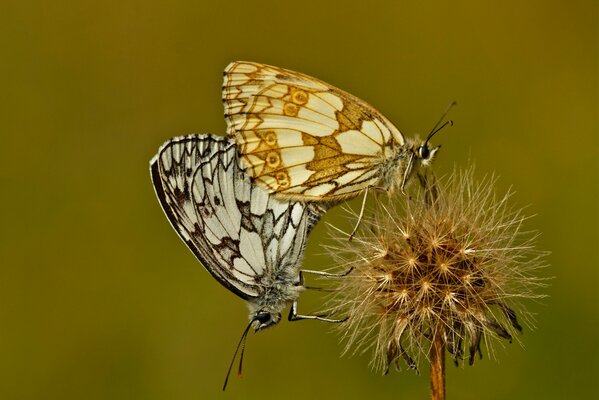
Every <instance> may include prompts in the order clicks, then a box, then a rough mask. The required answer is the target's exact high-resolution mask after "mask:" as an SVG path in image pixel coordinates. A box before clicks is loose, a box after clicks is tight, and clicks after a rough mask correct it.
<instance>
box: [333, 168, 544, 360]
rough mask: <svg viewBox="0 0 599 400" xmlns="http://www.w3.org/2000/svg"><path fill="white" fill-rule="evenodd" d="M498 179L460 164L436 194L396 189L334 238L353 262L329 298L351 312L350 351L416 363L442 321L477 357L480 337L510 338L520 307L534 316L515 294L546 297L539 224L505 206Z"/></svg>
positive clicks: (339, 255) (462, 351) (458, 355)
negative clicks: (527, 227) (532, 227)
mask: <svg viewBox="0 0 599 400" xmlns="http://www.w3.org/2000/svg"><path fill="white" fill-rule="evenodd" d="M495 181H496V180H495V179H494V178H492V177H491V178H486V179H483V180H482V181H480V182H475V181H474V179H473V170H472V169H470V170H467V171H466V172H461V173H460V172H454V173H453V174H452V175H450V176H449V177H448V178H446V179H444V180H441V181H440V182H438V183H436V184H435V187H436V193H437V195H436V196H437V197H436V199H435V200H434V201H432V202H431V201H430V199H428V201H427V198H426V193H425V192H424V191H421V192H419V193H417V194H415V195H413V196H412V198H408V197H407V196H403V195H396V196H394V197H392V198H390V199H389V201H388V202H385V203H384V204H383V203H382V202H380V203H378V204H377V205H376V206H375V208H374V210H373V213H372V215H371V216H367V217H365V218H364V219H363V220H362V222H361V226H360V229H359V231H358V235H357V236H356V237H355V239H354V240H353V241H352V242H349V241H348V240H347V237H338V238H335V243H334V245H331V246H329V248H328V251H329V252H330V254H331V255H332V257H333V258H334V259H335V260H336V262H337V263H338V264H339V265H340V266H342V267H343V268H348V267H351V268H352V271H351V273H350V274H348V275H347V276H345V277H343V278H340V279H339V280H338V282H339V284H338V286H337V287H336V288H335V291H334V292H333V296H332V299H331V304H332V309H333V311H334V312H337V313H341V314H344V315H347V316H348V317H349V318H348V320H347V322H345V323H344V324H342V325H341V326H340V329H341V330H342V334H343V337H344V339H345V344H346V345H345V352H349V353H356V352H364V351H367V350H369V349H372V350H373V354H374V357H373V361H372V364H373V366H374V367H375V368H376V369H379V370H382V371H388V369H389V366H390V365H391V364H395V365H396V366H398V367H399V365H400V364H402V362H403V363H404V364H405V365H407V367H408V368H417V366H418V364H419V363H420V362H421V360H422V359H426V358H427V357H428V354H429V348H430V342H431V338H432V337H433V335H435V334H436V333H437V331H438V330H439V329H441V330H442V332H443V338H444V342H445V346H446V348H447V350H448V351H449V352H450V354H451V355H452V357H453V358H454V360H455V361H456V363H458V362H459V361H460V360H464V359H467V360H468V362H469V363H470V364H472V363H473V362H474V359H475V355H476V354H477V353H478V354H479V355H481V356H482V351H481V342H482V341H483V339H484V340H485V344H487V346H488V345H489V344H490V341H489V339H491V338H503V339H507V340H510V341H511V340H512V337H513V336H514V335H515V333H516V332H517V331H520V330H521V329H522V327H521V325H520V323H519V322H518V319H517V318H516V315H518V317H519V318H521V319H523V320H524V321H525V322H526V323H528V324H529V325H530V320H531V316H530V314H529V313H528V312H527V311H526V310H525V309H524V308H523V307H522V305H521V304H520V303H521V302H520V303H519V302H518V299H525V298H538V297H542V296H541V295H539V294H536V291H537V289H538V288H539V287H542V286H544V284H543V280H542V279H540V278H537V277H535V276H534V272H535V271H536V270H537V269H538V268H540V267H542V266H544V264H543V256H544V253H543V252H540V251H537V250H535V249H534V241H535V239H536V234H535V232H524V231H522V223H523V221H524V220H525V219H526V217H525V216H524V215H523V213H522V210H521V209H518V208H513V207H511V206H510V205H509V201H508V200H509V197H510V196H511V192H508V193H507V194H506V195H505V196H503V197H498V196H496V194H495V189H494V184H495ZM380 200H381V201H382V198H381V199H380Z"/></svg>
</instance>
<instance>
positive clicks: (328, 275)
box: [297, 267, 354, 292]
mask: <svg viewBox="0 0 599 400" xmlns="http://www.w3.org/2000/svg"><path fill="white" fill-rule="evenodd" d="M353 269H354V267H350V268H348V270H347V271H344V272H341V273H339V274H331V273H330V272H324V271H315V270H311V269H302V270H300V272H299V282H298V284H297V285H298V286H302V287H303V288H305V289H310V290H319V291H324V292H326V291H329V292H330V291H331V290H330V289H323V288H321V287H316V286H306V285H305V284H304V274H312V275H318V276H324V277H325V278H343V277H344V276H346V275H348V274H349V273H350V272H352V271H353Z"/></svg>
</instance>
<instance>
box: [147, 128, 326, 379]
mask: <svg viewBox="0 0 599 400" xmlns="http://www.w3.org/2000/svg"><path fill="white" fill-rule="evenodd" d="M150 172H151V176H152V182H153V185H154V189H155V191H156V195H157V196H158V200H159V201H160V205H161V206H162V208H163V210H164V212H165V213H166V216H167V217H168V219H169V221H170V223H171V224H172V226H173V228H174V229H175V231H176V232H177V233H178V234H179V236H180V237H181V239H183V241H184V242H185V244H187V246H188V247H189V249H190V250H191V251H192V252H193V253H194V255H195V256H196V257H197V259H198V260H199V261H200V262H201V263H202V265H203V266H204V267H205V268H206V269H207V270H208V272H209V273H210V274H211V275H212V276H213V277H214V278H215V279H216V280H217V281H218V282H220V283H221V284H222V285H223V286H224V287H226V288H227V289H229V290H230V291H231V292H233V293H234V294H236V295H237V296H239V297H241V298H242V299H244V300H246V302H247V304H248V307H249V310H250V315H249V318H250V322H249V324H248V326H247V328H246V329H245V331H244V334H243V335H242V340H240V342H239V345H238V346H237V350H239V346H240V345H242V342H243V343H245V337H246V335H247V333H248V331H249V329H250V327H252V326H253V327H254V328H255V330H256V331H259V330H262V329H265V328H267V327H270V326H273V325H275V324H277V323H278V322H279V321H280V320H281V311H282V309H283V308H285V307H286V306H287V305H291V310H290V313H289V320H299V319H320V320H325V321H329V322H337V320H332V319H328V318H324V317H321V316H314V315H309V316H306V315H298V314H297V301H298V298H299V294H300V292H301V291H302V289H303V275H302V272H313V273H319V274H325V273H320V272H318V271H300V270H299V267H298V265H299V263H300V262H301V260H302V257H303V253H304V247H305V245H306V238H307V236H308V233H309V232H310V230H311V229H312V227H313V226H314V225H315V224H316V223H317V222H318V220H319V219H320V216H321V213H322V212H323V210H322V209H320V208H319V207H317V206H315V205H310V204H306V203H299V202H289V201H285V200H278V199H276V198H274V197H273V196H271V195H270V194H269V193H267V192H266V191H264V190H263V189H262V188H260V187H258V186H255V185H253V184H252V182H251V180H250V178H249V177H248V176H247V175H246V174H245V173H244V172H243V171H242V169H241V167H240V164H239V159H238V157H237V154H236V146H235V143H234V142H233V141H231V140H229V139H227V138H225V137H219V136H212V135H189V136H181V137H175V138H173V139H170V140H168V141H167V142H165V143H164V144H163V145H162V146H161V147H160V149H159V150H158V153H157V154H156V155H155V156H154V157H153V158H152V160H151V162H150ZM243 348H244V347H243V346H242V349H243ZM237 350H236V351H235V355H234V357H233V359H235V356H236V355H237ZM242 351H243V350H242ZM242 357H243V352H242ZM231 365H232V364H231ZM240 369H241V361H240ZM229 371H230V368H229ZM228 376H229V374H228V373H227V378H228ZM225 386H226V381H225ZM223 389H224V387H223Z"/></svg>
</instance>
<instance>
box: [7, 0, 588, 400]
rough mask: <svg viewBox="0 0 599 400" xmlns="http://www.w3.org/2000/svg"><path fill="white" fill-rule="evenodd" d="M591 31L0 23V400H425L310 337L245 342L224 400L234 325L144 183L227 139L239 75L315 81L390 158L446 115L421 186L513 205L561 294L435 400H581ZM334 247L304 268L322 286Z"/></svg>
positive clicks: (359, 18) (570, 22) (270, 20)
mask: <svg viewBox="0 0 599 400" xmlns="http://www.w3.org/2000/svg"><path fill="white" fill-rule="evenodd" d="M597 17H598V6H597V2H596V1H584V0H583V1H572V2H565V1H546V0H545V1H540V0H536V1H526V2H522V1H514V0H509V1H503V2H490V1H475V0H471V1H461V0H458V1H452V2H404V1H398V2H391V1H387V2H380V1H374V0H373V1H369V2H366V3H365V2H362V1H347V2H343V3H341V2H325V1H322V0H321V1H312V0H307V1H302V2H291V3H284V2H281V1H271V0H263V1H260V2H249V1H238V0H230V1H226V2H225V1H223V2H221V1H213V2H197V1H172V2H148V1H130V2H121V1H104V2H64V1H58V2H42V1H10V0H9V1H8V2H7V1H3V2H2V4H1V5H0V48H1V60H0V77H1V79H2V82H1V88H2V92H3V93H2V95H1V96H0V105H1V107H0V115H1V117H2V119H1V122H0V132H1V135H2V145H1V146H0V184H1V188H2V189H1V190H2V196H1V200H0V201H1V207H0V213H1V219H0V220H1V224H2V231H1V235H2V236H1V237H0V274H1V275H0V398H2V399H167V398H168V399H199V398H243V399H249V398H259V399H263V400H265V399H271V398H281V397H282V396H284V397H285V398H287V399H296V398H297V399H304V398H346V399H353V398H355V399H360V398H366V397H368V398H404V399H417V398H420V399H424V398H427V397H428V390H429V389H428V387H429V383H428V372H427V371H423V374H422V375H420V376H417V375H415V374H413V373H412V372H402V373H399V374H398V373H393V374H391V375H389V376H386V377H382V376H379V375H377V374H375V373H373V372H371V371H370V370H369V369H368V366H367V363H368V360H369V355H365V356H358V357H353V358H348V357H343V358H339V353H340V351H341V346H340V345H339V343H338V337H337V335H335V334H331V327H330V326H327V325H326V324H322V323H318V322H313V321H307V322H299V323H287V322H286V321H284V322H282V323H281V324H280V325H279V326H278V327H276V328H275V329H272V330H269V331H266V332H263V333H260V334H258V335H250V337H249V340H248V349H247V353H246V360H245V371H244V377H243V379H241V380H239V379H237V378H235V377H234V378H233V379H232V380H231V382H230V385H229V388H228V390H227V392H226V393H225V394H224V395H223V394H222V393H221V392H220V387H221V384H222V380H223V378H224V374H225V372H226V368H227V366H228V363H229V361H230V357H231V356H232V353H233V350H234V346H235V344H236V342H237V340H238V339H239V336H240V334H241V332H242V330H243V328H244V326H245V324H246V323H247V311H246V307H245V305H244V303H243V301H241V300H239V299H237V298H236V297H235V296H234V295H232V294H231V293H229V292H227V291H226V290H225V289H223V288H222V287H221V286H220V285H219V284H218V283H217V282H215V281H214V280H213V279H212V278H211V277H210V276H209V274H208V273H206V272H205V271H204V270H203V268H202V267H201V266H200V265H199V263H198V262H197V261H196V260H195V259H194V257H193V255H192V253H191V252H190V251H188V250H187V248H186V247H185V245H184V244H183V243H182V242H181V241H180V240H179V238H178V237H177V235H176V234H175V233H174V231H173V230H172V229H171V227H170V226H169V224H168V222H167V220H166V218H165V217H164V215H163V213H162V211H161V209H160V208H159V205H158V202H157V201H156V198H155V196H154V192H153V189H152V186H151V183H150V177H149V173H148V161H149V160H150V158H151V157H152V156H153V155H154V153H155V152H156V150H157V148H158V146H159V145H160V144H161V143H162V142H163V141H165V140H166V139H168V138H169V137H172V136H175V135H182V134H186V133H202V132H212V133H217V134H223V133H224V129H225V124H224V120H223V117H222V105H221V100H220V87H221V80H222V70H223V68H224V67H225V65H226V64H227V63H228V62H229V61H232V60H252V61H260V62H264V63H269V64H273V65H278V66H282V67H287V68H290V69H294V70H298V71H302V72H305V73H307V74H310V75H313V76H316V77H319V78H321V79H323V80H325V81H327V82H330V83H332V84H334V85H336V86H338V87H341V88H343V89H345V90H347V91H349V92H350V93H353V94H355V95H357V96H359V97H361V98H363V99H365V100H367V101H368V102H370V103H371V104H373V105H374V106H375V107H377V108H378V109H379V110H381V111H382V112H383V113H385V114H386V115H387V116H388V117H389V118H390V119H391V120H392V121H394V122H395V123H396V125H397V126H398V127H399V128H400V129H401V131H402V132H403V133H404V134H405V135H406V136H413V135H415V134H417V133H420V134H421V135H422V134H425V133H426V132H427V131H428V130H429V129H430V128H431V126H432V125H433V123H434V121H435V120H436V119H437V118H438V117H439V116H440V114H441V112H442V111H443V110H444V108H445V106H446V105H447V104H448V103H449V102H450V101H451V100H457V101H458V107H456V108H455V109H454V110H453V111H452V113H451V116H450V117H451V118H452V119H453V120H454V121H455V127H453V128H451V129H446V130H444V131H443V132H442V133H441V134H439V135H438V137H437V138H436V140H435V143H441V144H442V145H443V148H442V150H441V153H440V155H439V157H438V160H437V162H436V165H435V170H436V171H437V172H438V173H439V174H443V173H447V172H449V171H450V170H451V169H452V167H453V166H454V165H459V166H466V165H467V164H468V160H473V161H475V162H476V164H477V173H478V174H479V175H481V176H482V175H484V174H485V173H489V172H493V171H494V172H496V173H497V174H499V175H500V176H501V179H500V181H499V187H500V190H506V189H507V188H508V187H509V186H511V185H513V188H514V189H515V190H516V191H517V194H516V195H515V198H514V200H515V201H516V202H517V204H520V205H522V206H526V205H528V209H527V210H528V212H529V214H536V217H534V218H533V219H532V220H530V221H529V222H528V226H527V227H529V228H536V229H539V230H540V231H541V232H542V236H541V237H540V240H539V248H541V249H545V250H550V251H552V254H551V256H550V257H549V258H548V262H549V263H550V264H551V267H550V268H548V269H546V270H544V271H542V272H541V276H546V277H549V276H553V277H555V278H554V279H553V281H552V283H551V287H549V288H548V289H546V294H548V295H549V296H550V297H548V298H547V299H544V300H542V301H540V302H538V303H531V304H530V309H531V311H533V312H534V313H535V314H536V328H537V329H536V330H534V331H530V330H527V331H526V332H525V334H524V335H523V336H521V337H520V339H521V340H522V341H523V343H524V346H525V347H524V348H522V347H520V346H519V345H517V344H515V343H514V344H512V345H508V344H505V345H499V346H497V347H496V359H489V357H485V359H484V360H482V361H481V362H477V363H476V364H475V366H474V367H464V368H461V367H460V368H454V367H453V366H452V365H448V372H447V373H448V376H447V386H448V393H449V396H450V398H453V399H481V398H484V399H504V398H511V399H531V398H542V399H564V398H597V396H598V395H599V393H598V392H599V391H598V387H597V385H598V384H597V380H596V378H597V376H598V372H599V371H598V347H597V339H598V338H599V335H598V329H597V323H598V315H599V313H598V305H599V302H598V297H597V289H598V250H597V248H598V236H597V228H598V220H599V219H598V213H597V210H598V206H597V188H598V176H597V172H598V162H597V155H598V154H597V153H598V143H597V142H598V140H597V139H598V109H599V108H598V95H597V92H598V87H599V86H598V60H597V58H598V31H597V19H598V18H597ZM358 202H359V200H358ZM352 204H353V206H354V207H356V206H357V204H358V203H356V202H353V203H352ZM342 215H343V213H342V212H341V210H339V209H335V210H332V211H331V212H330V213H329V214H328V215H327V217H326V220H327V221H329V222H332V223H337V222H339V221H340V219H341V217H342ZM326 233H327V229H326V227H325V226H324V224H321V225H320V226H319V227H318V228H317V230H316V231H315V234H314V236H313V237H312V238H311V241H310V245H309V248H308V251H307V256H306V260H305V262H304V265H305V267H306V268H314V269H319V268H328V267H331V266H332V265H331V261H330V260H329V258H328V257H326V256H324V255H322V254H320V253H322V250H321V249H320V248H319V243H322V242H323V241H326ZM321 304H322V297H321V295H320V294H318V293H316V294H314V293H306V296H304V300H303V302H302V303H301V304H300V307H302V309H303V310H304V311H305V312H310V311H313V310H317V309H318V307H319V305H321Z"/></svg>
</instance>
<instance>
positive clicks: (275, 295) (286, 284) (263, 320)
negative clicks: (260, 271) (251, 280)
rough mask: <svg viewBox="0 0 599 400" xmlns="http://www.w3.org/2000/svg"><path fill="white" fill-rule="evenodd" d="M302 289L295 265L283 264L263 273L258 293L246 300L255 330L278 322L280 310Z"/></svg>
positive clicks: (296, 297) (292, 300)
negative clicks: (269, 272)
mask: <svg viewBox="0 0 599 400" xmlns="http://www.w3.org/2000/svg"><path fill="white" fill-rule="evenodd" d="M302 290H303V286H301V285H300V282H299V273H298V269H297V268H296V267H295V265H293V266H291V265H283V266H281V267H280V268H279V269H278V271H277V272H276V273H274V274H272V275H269V274H266V275H264V277H263V281H262V282H261V287H260V293H259V295H258V296H256V297H255V298H254V299H252V300H250V301H248V302H247V304H248V308H249V310H250V314H249V319H250V321H254V327H255V329H256V331H258V330H262V329H265V328H268V327H270V326H274V325H276V324H277V323H279V321H280V320H281V311H282V310H283V309H284V308H285V307H287V306H288V305H289V304H291V303H293V302H294V301H296V300H297V299H298V298H299V295H300V293H301V291H302ZM258 316H260V317H259V318H258Z"/></svg>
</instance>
